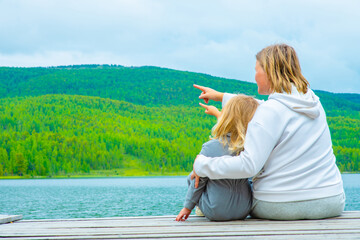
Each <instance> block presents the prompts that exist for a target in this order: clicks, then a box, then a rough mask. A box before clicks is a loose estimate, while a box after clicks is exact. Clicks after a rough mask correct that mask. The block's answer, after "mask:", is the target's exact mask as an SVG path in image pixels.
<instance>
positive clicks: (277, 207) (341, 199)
mask: <svg viewBox="0 0 360 240" xmlns="http://www.w3.org/2000/svg"><path fill="white" fill-rule="evenodd" d="M344 207H345V194H344V193H342V194H339V195H336V196H333V197H327V198H320V199H314V200H307V201H297V202H266V201H261V200H258V199H255V198H254V199H253V205H252V209H251V213H250V214H251V216H252V217H254V218H263V219H272V220H300V219H323V218H330V217H336V216H340V215H341V213H342V212H343V211H344Z"/></svg>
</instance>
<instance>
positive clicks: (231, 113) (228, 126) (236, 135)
mask: <svg viewBox="0 0 360 240" xmlns="http://www.w3.org/2000/svg"><path fill="white" fill-rule="evenodd" d="M258 105H259V103H258V102H257V101H256V100H255V99H254V98H253V97H249V96H246V95H242V94H240V95H237V96H235V97H233V98H231V99H230V100H229V101H228V102H227V103H226V105H225V107H224V108H223V109H222V110H221V116H220V117H219V119H218V122H217V124H216V125H215V126H214V127H213V129H212V139H218V140H219V141H220V142H221V143H223V144H224V145H226V144H228V146H229V150H230V151H231V152H233V153H235V154H236V155H239V154H240V152H241V151H242V150H244V142H245V135H246V130H247V126H248V123H249V122H250V120H251V119H252V117H253V116H254V114H255V111H256V108H257V107H258ZM228 134H230V141H229V140H228V137H227V135H228Z"/></svg>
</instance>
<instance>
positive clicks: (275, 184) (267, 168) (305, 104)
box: [251, 88, 342, 201]
mask: <svg viewBox="0 0 360 240" xmlns="http://www.w3.org/2000/svg"><path fill="white" fill-rule="evenodd" d="M296 93H297V91H296V88H295V89H293V94H292V95H290V94H272V95H270V96H269V100H268V101H266V102H264V103H263V104H261V106H260V107H259V108H258V110H257V112H256V114H255V116H254V118H253V120H252V123H251V124H256V125H260V126H262V127H263V128H264V129H266V131H267V133H268V134H269V135H271V136H272V138H273V141H272V142H271V143H268V144H273V145H274V146H273V150H272V152H271V154H270V155H269V156H268V159H267V161H266V163H265V164H264V167H263V169H262V171H261V172H260V174H258V175H257V176H256V178H255V179H254V197H255V198H258V199H263V200H266V201H293V200H297V201H299V200H307V199H313V198H321V197H327V196H332V195H334V192H335V194H336V193H341V192H342V181H341V176H340V172H339V170H338V168H337V167H336V165H335V156H334V154H333V150H332V143H331V137H330V132H329V128H328V125H327V123H326V116H325V112H324V110H323V108H322V106H321V103H320V102H319V100H318V98H317V97H316V96H315V95H314V94H313V93H312V91H311V90H309V93H308V94H307V95H308V96H304V95H300V94H296ZM264 144H267V143H264ZM279 193H282V194H279Z"/></svg>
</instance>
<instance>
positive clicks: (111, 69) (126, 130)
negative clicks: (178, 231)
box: [0, 65, 360, 177]
mask: <svg viewBox="0 0 360 240" xmlns="http://www.w3.org/2000/svg"><path fill="white" fill-rule="evenodd" d="M194 83H196V84H200V85H205V86H209V87H212V88H214V89H217V90H219V91H224V92H231V93H244V94H248V95H252V96H254V97H257V98H260V99H264V98H263V96H258V95H257V86H256V84H253V83H248V82H244V81H239V80H234V79H224V78H218V77H213V76H210V75H206V74H200V73H192V72H185V71H177V70H172V69H165V68H158V67H123V66H118V65H78V66H61V67H49V68H8V67H0V96H1V97H0V177H15V176H22V177H36V176H45V177H56V176H75V175H81V176H86V175H89V174H94V173H107V174H110V175H118V176H129V175H142V176H143V175H170V174H172V175H174V174H179V175H184V174H186V173H187V172H189V171H191V169H192V164H193V161H194V159H195V157H196V155H197V154H198V152H199V151H200V149H201V145H202V144H203V143H204V142H205V141H207V140H208V139H209V136H210V132H211V128H212V126H213V125H214V124H215V123H216V119H215V118H212V117H210V116H207V115H206V114H205V113H204V111H203V109H202V108H201V107H199V105H198V103H199V99H198V96H199V91H198V90H197V89H195V88H193V86H192V85H193V84H194ZM315 92H316V94H317V95H318V96H319V97H320V100H321V102H322V104H323V106H324V108H325V111H326V114H327V119H328V123H329V126H330V131H331V135H332V141H333V149H334V153H335V155H336V157H337V164H338V166H339V168H340V170H341V171H342V172H359V171H360V94H335V93H329V92H324V91H315ZM211 104H213V105H216V106H217V107H220V104H219V103H214V102H213V103H211Z"/></svg>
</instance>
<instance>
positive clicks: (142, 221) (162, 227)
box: [0, 211, 360, 240]
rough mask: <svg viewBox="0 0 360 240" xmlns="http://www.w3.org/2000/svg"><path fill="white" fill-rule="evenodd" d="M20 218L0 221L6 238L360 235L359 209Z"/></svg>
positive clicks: (340, 236)
mask: <svg viewBox="0 0 360 240" xmlns="http://www.w3.org/2000/svg"><path fill="white" fill-rule="evenodd" d="M174 219H175V216H157V217H150V216H149V217H116V218H87V219H86V218H83V219H48V220H20V221H16V222H14V223H7V224H1V225H0V238H8V239H12V240H13V239H144V238H150V239H151V238H152V239H327V240H332V239H360V211H354V212H344V214H343V215H342V216H340V217H337V218H331V219H326V220H302V221H268V220H258V219H246V220H243V221H230V222H211V221H209V220H207V219H206V218H204V217H197V216H192V215H191V216H190V217H189V219H188V220H187V221H185V222H176V221H175V220H174Z"/></svg>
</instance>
